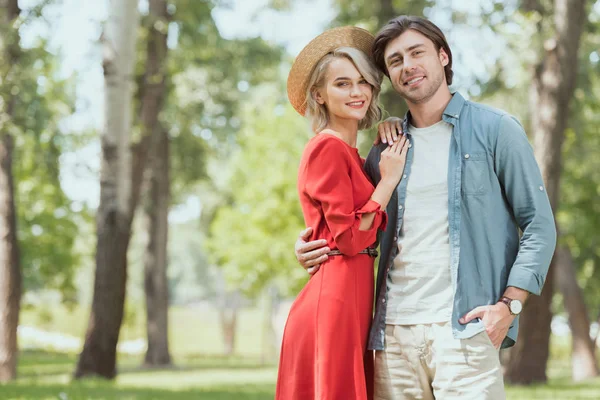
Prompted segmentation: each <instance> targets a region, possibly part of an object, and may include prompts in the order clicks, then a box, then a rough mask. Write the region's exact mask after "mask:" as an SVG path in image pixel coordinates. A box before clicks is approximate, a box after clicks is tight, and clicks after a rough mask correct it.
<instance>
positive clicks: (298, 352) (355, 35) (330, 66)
mask: <svg viewBox="0 0 600 400" xmlns="http://www.w3.org/2000/svg"><path fill="white" fill-rule="evenodd" d="M372 43H373V36H372V35H371V34H370V33H369V32H367V31H365V30H363V29H359V28H355V27H342V28H335V29H331V30H329V31H327V32H325V33H323V34H321V35H319V36H318V37H317V38H315V39H313V40H312V41H311V42H310V43H309V44H308V45H307V46H306V47H305V48H304V49H303V50H302V52H301V53H300V55H299V56H298V57H297V59H296V60H295V62H294V65H293V66H292V69H291V71H290V75H289V78H288V97H289V99H290V102H291V103H292V105H293V106H294V108H295V109H296V110H297V111H298V112H299V113H300V114H301V115H306V116H308V118H309V119H310V120H311V123H312V128H313V130H314V132H315V133H316V135H315V136H314V137H313V138H312V139H311V140H310V141H309V142H308V144H307V145H306V148H305V150H304V153H303V156H302V160H301V162H300V167H299V170H298V193H299V197H300V203H301V205H302V210H303V212H304V219H305V222H306V225H307V226H310V227H312V228H313V237H314V238H325V239H327V242H328V246H329V248H330V249H331V252H330V253H329V255H330V257H329V259H328V260H327V261H326V262H325V263H323V265H321V268H320V269H319V271H318V272H317V273H315V274H314V276H312V277H311V279H310V280H309V282H308V283H307V284H306V286H305V287H304V289H303V290H302V291H301V293H300V294H299V295H298V297H297V299H296V301H295V302H294V304H293V306H292V308H291V310H290V314H289V317H288V321H287V324H286V328H285V333H284V338H283V344H282V349H281V360H280V364H279V376H278V380H277V392H276V396H275V398H276V399H278V400H296V399H297V400H310V399H319V400H325V399H327V400H350V399H360V400H363V399H365V400H366V399H367V398H369V397H370V394H369V393H370V389H369V387H370V386H371V380H372V377H371V376H370V374H371V364H372V361H373V359H372V356H367V355H366V345H367V337H368V331H369V325H370V323H371V316H372V305H373V286H374V282H373V278H374V277H373V262H374V259H375V257H376V251H375V249H374V248H372V247H370V246H373V245H374V243H375V241H376V235H377V230H378V229H379V228H381V229H384V228H385V225H386V215H385V212H384V211H383V210H385V207H386V205H387V203H388V202H389V200H390V197H391V195H392V192H393V191H394V190H395V188H396V185H397V184H398V182H399V181H400V178H401V176H402V173H403V170H404V162H405V159H406V153H407V147H408V146H407V144H408V142H405V140H404V138H402V139H401V140H400V141H397V142H396V143H395V144H394V145H393V146H390V147H389V148H388V149H386V150H385V151H384V152H383V153H382V157H381V162H380V164H379V167H380V170H381V176H382V179H381V183H379V185H377V187H376V188H374V187H373V185H372V183H371V182H370V181H369V179H368V178H367V176H366V175H365V173H364V171H363V163H364V160H363V159H362V158H361V157H360V156H359V154H358V150H357V149H356V141H357V135H358V130H359V129H365V128H368V127H370V126H371V125H372V124H373V123H375V122H377V121H379V119H380V116H381V111H380V109H379V106H378V103H377V96H378V94H379V90H380V83H381V75H380V74H379V73H378V72H377V69H376V68H375V67H374V66H373V64H372V63H371V61H370V60H369V58H368V57H367V56H366V54H370V48H371V45H372Z"/></svg>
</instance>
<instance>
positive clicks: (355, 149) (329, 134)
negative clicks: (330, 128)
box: [317, 131, 358, 153]
mask: <svg viewBox="0 0 600 400" xmlns="http://www.w3.org/2000/svg"><path fill="white" fill-rule="evenodd" d="M317 136H330V137H332V138H335V139H336V140H339V141H340V142H342V143H344V144H345V145H346V146H347V147H348V148H349V149H352V150H354V151H355V152H357V153H358V148H356V147H353V146H350V145H349V144H348V143H346V141H345V140H344V139H342V138H340V137H337V136H335V135H334V134H331V133H326V132H325V133H324V132H323V131H321V132H319V133H317Z"/></svg>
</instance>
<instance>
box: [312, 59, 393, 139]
mask: <svg viewBox="0 0 600 400" xmlns="http://www.w3.org/2000/svg"><path fill="white" fill-rule="evenodd" d="M336 58H346V59H348V60H350V62H352V64H353V65H354V66H355V67H356V69H357V70H358V72H359V73H360V74H361V75H362V77H363V78H364V79H365V80H366V81H367V82H368V83H369V84H370V85H371V87H372V88H373V95H372V97H371V104H369V109H368V110H367V113H366V114H365V117H364V118H363V119H361V120H360V121H359V123H358V129H368V128H370V127H371V126H372V125H373V124H374V123H376V122H378V121H379V120H380V119H381V108H380V107H379V92H380V91H381V80H382V74H381V72H379V70H378V69H377V68H376V67H375V64H373V62H372V61H371V60H370V59H369V58H368V57H367V56H366V54H365V53H363V52H362V51H360V50H358V49H355V48H353V47H338V48H337V49H335V50H334V51H333V52H331V53H329V54H327V55H325V56H324V57H323V58H321V59H320V60H319V62H318V63H317V65H316V66H315V69H314V70H313V73H312V75H311V76H310V80H309V81H308V89H307V91H306V116H307V117H308V118H309V119H310V121H311V126H312V130H313V131H314V132H315V133H319V132H320V131H322V130H323V129H325V127H326V126H327V124H328V123H329V112H328V111H327V107H325V105H323V104H319V103H318V102H317V100H316V99H315V98H314V95H313V94H314V92H315V91H316V90H317V89H318V88H321V87H323V84H324V83H325V76H326V75H327V69H328V67H329V64H331V62H332V61H333V60H334V59H336Z"/></svg>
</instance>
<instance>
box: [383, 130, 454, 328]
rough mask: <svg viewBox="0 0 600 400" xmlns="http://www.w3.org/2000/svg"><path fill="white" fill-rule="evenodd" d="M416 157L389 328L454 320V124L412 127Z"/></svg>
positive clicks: (391, 286) (393, 276)
mask: <svg viewBox="0 0 600 400" xmlns="http://www.w3.org/2000/svg"><path fill="white" fill-rule="evenodd" d="M409 132H410V134H411V136H412V140H413V146H414V153H413V161H412V166H411V172H410V176H409V177H408V185H407V192H406V202H405V204H401V205H402V206H403V207H404V221H403V225H402V231H401V234H400V235H399V239H398V250H399V253H398V255H397V256H396V258H395V259H394V265H393V267H392V268H391V269H390V272H389V274H388V282H387V284H388V307H387V313H386V323H388V324H395V325H412V324H431V323H437V322H446V321H449V320H450V318H451V315H452V301H453V298H454V293H453V290H452V278H451V274H450V242H449V236H448V157H449V152H450V140H451V138H452V125H450V124H448V123H447V122H445V121H440V122H438V123H436V124H434V125H432V126H429V127H427V128H415V127H413V126H410V127H409Z"/></svg>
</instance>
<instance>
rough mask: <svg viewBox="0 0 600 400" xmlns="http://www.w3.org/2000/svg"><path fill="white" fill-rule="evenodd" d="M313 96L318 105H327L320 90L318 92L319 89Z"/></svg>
mask: <svg viewBox="0 0 600 400" xmlns="http://www.w3.org/2000/svg"><path fill="white" fill-rule="evenodd" d="M312 96H313V99H315V101H316V102H317V103H319V104H320V105H323V104H325V99H324V98H323V96H321V93H320V92H319V90H318V89H317V90H314V91H313V92H312Z"/></svg>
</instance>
